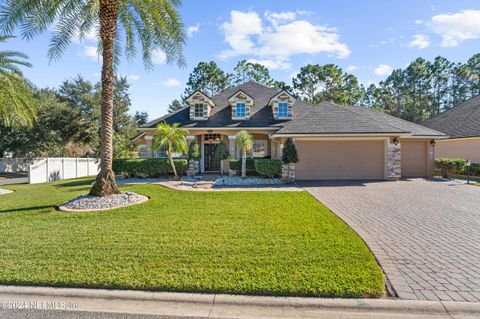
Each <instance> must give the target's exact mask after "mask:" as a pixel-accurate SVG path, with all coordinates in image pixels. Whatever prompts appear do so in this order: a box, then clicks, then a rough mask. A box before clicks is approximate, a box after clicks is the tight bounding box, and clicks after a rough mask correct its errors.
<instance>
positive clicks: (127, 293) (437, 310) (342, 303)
mask: <svg viewBox="0 0 480 319" xmlns="http://www.w3.org/2000/svg"><path fill="white" fill-rule="evenodd" d="M0 293H1V294H2V295H19V296H23V297H29V296H31V297H43V298H49V297H50V298H56V299H58V298H59V297H62V298H76V299H77V300H76V301H77V302H79V301H82V300H81V299H90V300H92V299H96V300H98V299H101V300H102V301H100V302H102V304H103V303H105V302H107V303H108V301H114V300H117V301H118V300H120V301H121V302H122V304H123V303H128V302H129V301H131V302H132V303H137V302H139V301H143V302H158V303H162V302H163V303H168V304H170V305H171V306H174V307H179V309H185V310H186V309H189V311H192V312H194V311H195V307H192V306H195V305H202V304H203V305H210V306H211V307H245V308H247V307H281V308H294V309H302V308H305V309H322V310H337V311H338V310H340V311H352V312H353V311H362V312H381V313H386V312H389V313H390V312H396V313H410V314H412V313H417V314H428V315H442V314H443V315H451V314H455V315H458V314H463V315H476V314H480V303H472V302H448V301H447V302H445V301H422V300H394V299H340V298H313V297H270V296H244V295H232V294H208V293H178V292H150V291H133V290H107V289H84V288H52V287H31V286H5V285H0ZM78 299H80V300H78ZM175 304H176V305H175ZM188 304H190V305H191V307H189V306H188ZM270 309H274V308H270ZM85 310H86V309H83V308H82V311H85ZM238 310H239V309H237V311H238ZM190 315H194V314H193V313H191V314H190Z"/></svg>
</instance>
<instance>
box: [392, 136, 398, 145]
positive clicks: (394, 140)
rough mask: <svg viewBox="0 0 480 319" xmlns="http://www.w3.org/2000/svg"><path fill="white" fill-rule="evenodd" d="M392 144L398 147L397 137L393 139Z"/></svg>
mask: <svg viewBox="0 0 480 319" xmlns="http://www.w3.org/2000/svg"><path fill="white" fill-rule="evenodd" d="M393 144H395V145H398V137H394V138H393Z"/></svg>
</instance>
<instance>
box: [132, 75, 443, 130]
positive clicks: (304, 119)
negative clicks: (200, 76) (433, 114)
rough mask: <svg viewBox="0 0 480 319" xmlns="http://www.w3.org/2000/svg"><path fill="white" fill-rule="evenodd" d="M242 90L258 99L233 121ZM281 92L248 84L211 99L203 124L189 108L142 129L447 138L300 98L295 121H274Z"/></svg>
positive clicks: (366, 112)
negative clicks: (274, 102) (234, 100)
mask: <svg viewBox="0 0 480 319" xmlns="http://www.w3.org/2000/svg"><path fill="white" fill-rule="evenodd" d="M239 91H242V92H244V93H245V94H247V95H249V96H251V97H252V98H253V99H254V100H255V108H254V110H253V113H252V115H251V117H250V119H249V120H246V121H245V120H243V121H242V120H233V119H232V112H231V107H230V105H229V103H228V99H229V98H230V97H231V96H233V95H235V94H236V93H237V92H239ZM279 93H281V91H279V90H274V89H272V88H268V87H266V86H263V85H260V84H258V83H255V82H247V83H244V84H241V85H239V86H236V87H232V88H230V89H227V90H225V91H223V92H220V93H219V94H217V95H215V96H212V97H211V99H212V101H213V102H214V103H215V105H216V107H215V108H212V110H211V113H210V117H209V118H208V119H207V120H204V121H192V120H190V113H189V109H188V107H186V108H183V109H181V110H179V111H177V112H174V113H171V114H167V115H165V116H163V117H161V118H158V119H156V120H154V121H151V122H149V123H147V124H145V125H142V126H141V127H142V128H147V129H148V128H155V127H156V126H157V124H158V123H159V122H163V121H165V122H167V123H170V124H173V123H181V126H182V127H183V128H186V129H189V128H216V127H218V128H221V127H226V128H251V127H255V128H269V129H273V130H275V131H276V133H275V134H345V135H348V134H384V135H413V136H419V137H421V136H428V137H444V136H445V135H444V134H443V133H440V132H437V131H435V130H432V129H429V128H426V127H423V126H421V125H418V124H414V123H411V122H408V121H404V120H402V119H399V118H396V117H394V116H390V115H387V114H384V113H381V112H378V111H374V110H372V109H369V108H367V107H364V106H338V105H336V104H332V103H326V102H324V103H320V104H318V105H316V106H313V105H310V104H307V103H305V102H303V101H301V100H300V99H298V100H295V102H294V103H293V118H292V119H288V120H275V119H274V117H273V112H272V109H271V107H270V106H269V102H270V100H271V98H272V97H274V96H276V95H277V94H279Z"/></svg>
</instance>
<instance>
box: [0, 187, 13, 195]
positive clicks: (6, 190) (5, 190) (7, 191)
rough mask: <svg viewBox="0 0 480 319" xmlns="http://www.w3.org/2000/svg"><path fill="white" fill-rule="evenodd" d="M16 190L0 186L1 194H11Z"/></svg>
mask: <svg viewBox="0 0 480 319" xmlns="http://www.w3.org/2000/svg"><path fill="white" fill-rule="evenodd" d="M13 192H14V191H11V190H9V189H3V188H0V195H7V194H11V193H13Z"/></svg>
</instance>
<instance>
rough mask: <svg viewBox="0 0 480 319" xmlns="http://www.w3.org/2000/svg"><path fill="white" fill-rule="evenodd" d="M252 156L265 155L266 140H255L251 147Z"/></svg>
mask: <svg viewBox="0 0 480 319" xmlns="http://www.w3.org/2000/svg"><path fill="white" fill-rule="evenodd" d="M252 156H253V157H265V156H267V141H261V140H255V141H253V147H252Z"/></svg>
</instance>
